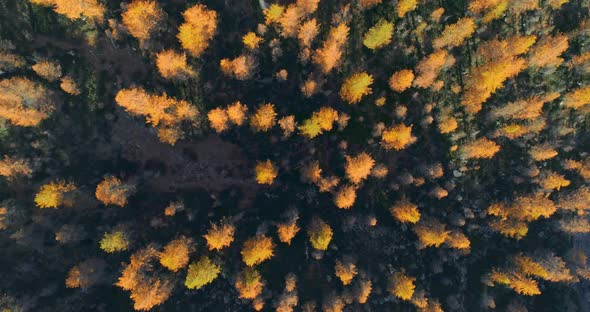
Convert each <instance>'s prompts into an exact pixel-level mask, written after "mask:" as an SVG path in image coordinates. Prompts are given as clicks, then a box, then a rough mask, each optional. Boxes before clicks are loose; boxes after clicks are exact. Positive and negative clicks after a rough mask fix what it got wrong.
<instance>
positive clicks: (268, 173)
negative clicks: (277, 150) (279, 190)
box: [255, 159, 278, 185]
mask: <svg viewBox="0 0 590 312" xmlns="http://www.w3.org/2000/svg"><path fill="white" fill-rule="evenodd" d="M255 171H256V182H258V184H268V185H270V184H272V182H273V181H274V179H275V178H276V177H277V175H278V170H277V168H276V167H275V165H273V163H272V162H271V161H270V159H267V160H266V161H259V162H258V163H257V164H256V168H255Z"/></svg>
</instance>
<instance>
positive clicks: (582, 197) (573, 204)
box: [557, 186, 590, 215]
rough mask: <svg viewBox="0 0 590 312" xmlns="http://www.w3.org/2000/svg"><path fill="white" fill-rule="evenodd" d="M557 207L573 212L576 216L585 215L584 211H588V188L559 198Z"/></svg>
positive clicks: (589, 190)
mask: <svg viewBox="0 0 590 312" xmlns="http://www.w3.org/2000/svg"><path fill="white" fill-rule="evenodd" d="M557 207H558V208H559V209H563V210H569V211H575V212H576V213H577V214H578V215H585V214H586V210H590V188H589V187H587V186H583V187H580V188H578V189H576V190H575V191H573V192H570V193H568V194H566V195H563V196H560V198H559V201H558V202H557Z"/></svg>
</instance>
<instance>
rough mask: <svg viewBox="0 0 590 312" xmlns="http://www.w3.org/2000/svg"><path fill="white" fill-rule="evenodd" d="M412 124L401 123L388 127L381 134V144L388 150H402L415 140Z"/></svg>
mask: <svg viewBox="0 0 590 312" xmlns="http://www.w3.org/2000/svg"><path fill="white" fill-rule="evenodd" d="M412 127H413V126H412V125H410V126H406V125H405V124H399V125H396V126H393V127H391V128H386V129H385V130H383V133H382V134H381V146H382V147H383V148H385V149H387V150H390V149H393V150H396V151H399V150H402V149H404V148H406V147H408V146H410V145H411V144H413V143H414V142H416V137H414V136H413V135H412Z"/></svg>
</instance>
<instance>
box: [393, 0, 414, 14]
mask: <svg viewBox="0 0 590 312" xmlns="http://www.w3.org/2000/svg"><path fill="white" fill-rule="evenodd" d="M416 7H418V0H398V1H397V7H396V9H397V16H398V17H399V18H402V17H404V16H405V15H406V14H407V13H408V12H411V11H414V10H415V9H416Z"/></svg>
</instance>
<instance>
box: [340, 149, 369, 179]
mask: <svg viewBox="0 0 590 312" xmlns="http://www.w3.org/2000/svg"><path fill="white" fill-rule="evenodd" d="M345 160H346V165H345V166H344V171H345V172H346V177H347V178H348V179H349V180H350V182H352V183H355V184H358V183H360V182H361V181H362V180H365V179H366V178H367V177H368V176H369V175H370V174H371V169H372V168H373V166H374V165H375V160H373V158H371V156H370V155H369V154H367V153H360V154H358V155H356V156H355V157H350V156H345Z"/></svg>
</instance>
